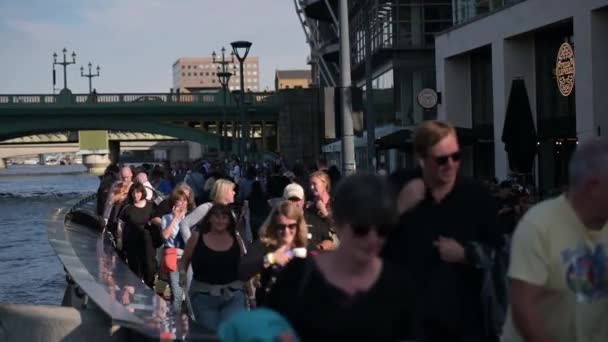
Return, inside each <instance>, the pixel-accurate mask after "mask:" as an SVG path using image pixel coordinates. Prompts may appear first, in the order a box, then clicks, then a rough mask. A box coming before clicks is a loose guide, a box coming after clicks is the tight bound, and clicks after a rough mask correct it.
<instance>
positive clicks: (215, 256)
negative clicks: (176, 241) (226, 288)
mask: <svg viewBox="0 0 608 342" xmlns="http://www.w3.org/2000/svg"><path fill="white" fill-rule="evenodd" d="M240 261H241V249H240V248H239V244H238V242H237V240H236V239H234V242H233V243H232V246H231V247H230V248H229V249H228V250H226V251H221V252H218V251H214V250H212V249H210V248H209V247H207V245H206V244H205V242H204V241H203V235H202V234H201V235H200V237H199V240H198V243H197V244H196V247H195V248H194V253H192V260H191V263H192V271H193V273H194V274H193V277H194V279H196V280H198V281H201V282H204V283H207V284H212V285H224V284H228V283H231V282H233V281H235V280H237V273H238V268H239V262H240Z"/></svg>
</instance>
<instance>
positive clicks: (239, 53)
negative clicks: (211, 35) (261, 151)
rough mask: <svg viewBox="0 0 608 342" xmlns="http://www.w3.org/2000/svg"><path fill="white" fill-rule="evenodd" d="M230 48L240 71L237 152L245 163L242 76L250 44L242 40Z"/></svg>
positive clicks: (247, 136) (246, 134)
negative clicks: (238, 141) (239, 123)
mask: <svg viewBox="0 0 608 342" xmlns="http://www.w3.org/2000/svg"><path fill="white" fill-rule="evenodd" d="M230 45H231V46H232V52H233V53H234V55H235V56H236V58H237V59H238V60H239V64H240V71H241V95H240V96H239V102H240V108H239V109H240V112H241V115H240V116H241V132H242V133H241V141H240V144H239V147H240V148H239V152H240V157H241V160H242V161H245V157H246V155H247V151H246V148H247V143H248V140H249V125H246V124H245V79H244V76H243V63H245V59H246V58H247V55H248V54H249V49H250V48H251V45H252V43H251V42H248V41H244V40H239V41H235V42H232V43H230Z"/></svg>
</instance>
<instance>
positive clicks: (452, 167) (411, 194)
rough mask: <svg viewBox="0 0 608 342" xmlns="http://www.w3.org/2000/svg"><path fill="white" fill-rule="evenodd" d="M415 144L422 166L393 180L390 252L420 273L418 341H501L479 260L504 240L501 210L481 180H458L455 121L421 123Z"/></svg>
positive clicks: (395, 259) (388, 256) (387, 252)
mask: <svg viewBox="0 0 608 342" xmlns="http://www.w3.org/2000/svg"><path fill="white" fill-rule="evenodd" d="M413 147H414V151H415V154H416V158H417V160H418V163H419V168H418V169H417V170H414V171H399V172H397V173H395V174H393V175H391V177H390V179H391V181H392V183H393V185H394V187H395V189H396V190H397V192H398V197H397V198H398V200H397V201H398V208H399V209H400V222H399V226H398V227H397V229H395V231H394V232H392V233H391V235H390V236H389V238H388V241H387V245H386V247H385V249H384V256H385V258H386V259H388V260H390V261H393V262H394V263H397V264H400V265H402V266H405V267H406V268H407V269H408V270H409V271H410V272H411V273H412V275H413V276H414V278H415V281H416V288H417V293H418V298H419V302H418V314H417V316H418V317H417V319H418V324H417V325H418V334H419V339H418V340H419V341H421V342H431V341H451V342H458V341H462V342H465V341H466V342H477V341H484V342H485V341H495V340H496V338H497V337H496V332H495V331H487V330H486V329H484V317H486V316H487V315H486V313H485V312H484V311H482V306H481V300H480V297H481V290H482V289H481V277H482V275H483V273H482V272H481V271H480V269H479V262H480V260H478V258H479V256H480V253H479V251H481V250H493V248H496V247H498V245H499V241H500V239H499V236H500V235H499V232H498V231H497V229H496V215H497V207H496V205H495V204H494V201H493V198H492V196H491V194H490V193H489V192H488V191H487V190H486V189H485V188H484V187H483V186H482V185H481V184H478V183H477V182H475V181H473V180H471V179H467V178H465V177H459V175H458V173H459V168H460V156H461V152H460V146H459V143H458V137H457V134H456V130H455V129H454V127H452V126H451V125H450V124H448V123H445V122H441V121H426V122H423V123H422V124H420V126H419V127H418V128H417V129H416V131H415V134H414V146H413Z"/></svg>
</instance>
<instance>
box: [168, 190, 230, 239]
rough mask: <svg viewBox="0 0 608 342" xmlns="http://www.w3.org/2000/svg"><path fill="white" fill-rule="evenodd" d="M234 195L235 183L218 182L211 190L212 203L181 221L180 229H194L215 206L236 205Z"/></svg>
mask: <svg viewBox="0 0 608 342" xmlns="http://www.w3.org/2000/svg"><path fill="white" fill-rule="evenodd" d="M234 195H235V192H234V183H232V182H231V181H229V180H227V179H218V180H216V181H215V182H214V183H213V187H212V188H211V194H210V196H209V197H210V198H209V199H210V201H209V202H206V203H203V204H201V205H199V206H198V207H196V209H194V210H193V211H192V212H191V213H190V214H188V216H186V217H185V218H184V219H183V220H182V221H181V223H180V227H182V226H184V227H187V228H188V229H192V227H194V225H196V224H197V223H199V222H200V221H201V220H202V219H203V218H204V217H205V215H206V214H207V212H208V211H209V209H211V207H212V206H213V205H214V204H223V205H231V204H232V203H234Z"/></svg>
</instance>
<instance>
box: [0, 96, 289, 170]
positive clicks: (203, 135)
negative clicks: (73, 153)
mask: <svg viewBox="0 0 608 342" xmlns="http://www.w3.org/2000/svg"><path fill="white" fill-rule="evenodd" d="M279 106H280V100H279V99H278V96H276V93H274V92H264V93H259V92H256V93H252V92H247V93H246V94H245V107H246V108H245V110H246V118H245V123H244V124H245V127H249V136H250V137H251V138H250V141H251V142H252V143H254V144H255V145H256V146H258V148H259V149H260V150H272V147H273V146H276V145H277V120H278V113H279ZM242 124H243V123H241V122H240V109H239V107H238V101H237V99H235V98H234V97H233V96H232V95H231V94H230V93H229V92H223V91H222V90H210V91H208V92H204V93H192V94H177V93H169V94H167V93H124V94H123V93H120V94H72V93H71V92H70V91H69V90H66V89H64V91H62V93H61V94H59V95H49V94H8V95H0V141H6V140H10V139H15V138H20V137H23V136H31V135H38V134H43V133H50V132H58V131H80V138H79V142H80V147H81V149H82V150H85V151H88V152H89V153H88V154H87V155H90V156H91V157H88V161H86V160H85V163H88V164H90V165H91V167H92V168H95V167H97V168H99V167H101V165H102V164H107V163H108V162H109V161H108V160H109V159H108V158H109V157H108V154H109V153H110V144H109V141H110V140H111V139H110V137H109V136H108V135H107V132H106V133H101V132H105V131H106V130H113V131H123V132H124V131H131V132H142V131H143V132H147V133H152V134H160V135H163V136H171V137H175V138H177V139H181V140H186V141H191V142H196V143H199V144H201V145H203V146H207V147H208V148H220V136H219V134H218V133H219V132H221V130H223V129H224V128H225V129H226V131H227V136H228V137H229V138H228V139H230V142H229V145H234V141H232V140H233V139H231V138H236V139H240V127H241V125H242ZM236 139H234V140H236ZM95 165H97V166H95Z"/></svg>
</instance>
